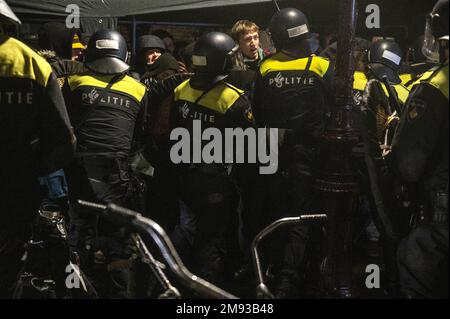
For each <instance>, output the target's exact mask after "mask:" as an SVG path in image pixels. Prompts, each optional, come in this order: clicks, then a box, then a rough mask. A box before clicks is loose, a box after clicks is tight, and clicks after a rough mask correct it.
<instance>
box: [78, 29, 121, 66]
mask: <svg viewBox="0 0 450 319" xmlns="http://www.w3.org/2000/svg"><path fill="white" fill-rule="evenodd" d="M127 56H128V52H127V43H126V41H125V39H124V38H123V37H122V35H121V34H120V33H119V32H116V31H111V30H99V31H97V32H95V33H94V34H93V35H92V36H91V38H90V39H89V42H88V46H87V49H86V61H85V62H84V63H85V65H86V67H87V68H88V69H90V70H92V71H94V72H97V73H102V74H118V73H123V72H125V71H127V70H128V69H129V68H130V66H129V65H128V64H127V63H125V61H126V60H127Z"/></svg>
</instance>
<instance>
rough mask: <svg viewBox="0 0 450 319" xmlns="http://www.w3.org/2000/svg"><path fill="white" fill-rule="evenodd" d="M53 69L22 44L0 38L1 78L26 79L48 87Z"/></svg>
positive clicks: (10, 39)
mask: <svg viewBox="0 0 450 319" xmlns="http://www.w3.org/2000/svg"><path fill="white" fill-rule="evenodd" d="M51 73H52V68H51V66H50V64H48V63H47V61H46V60H45V59H44V58H42V57H41V56H39V55H38V54H37V53H36V52H34V51H33V50H32V49H31V48H29V47H27V46H26V45H25V44H23V43H22V42H20V41H18V40H16V39H14V38H9V37H4V36H0V77H12V78H25V79H30V80H33V81H36V83H38V84H39V85H41V86H43V87H46V86H47V83H48V80H49V78H50V74H51Z"/></svg>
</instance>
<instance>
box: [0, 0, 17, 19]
mask: <svg viewBox="0 0 450 319" xmlns="http://www.w3.org/2000/svg"><path fill="white" fill-rule="evenodd" d="M1 21H8V22H12V23H14V24H22V22H20V20H19V18H18V17H17V16H16V15H15V14H14V12H13V11H12V10H11V8H10V7H9V6H8V4H7V3H6V2H5V0H0V22H1Z"/></svg>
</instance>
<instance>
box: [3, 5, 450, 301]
mask: <svg viewBox="0 0 450 319" xmlns="http://www.w3.org/2000/svg"><path fill="white" fill-rule="evenodd" d="M8 24H9V25H10V24H20V21H19V19H18V18H17V17H16V16H15V15H14V13H13V12H12V11H11V10H10V9H9V7H8V6H7V4H6V3H5V2H4V1H3V0H0V26H7V25H8ZM426 26H427V33H426V34H425V38H421V39H420V40H418V41H419V42H418V44H417V45H416V46H415V50H410V52H411V53H410V54H412V56H414V58H411V59H410V60H411V61H414V64H412V65H410V69H409V72H407V73H405V74H400V66H401V61H402V58H403V57H404V54H403V53H402V50H401V48H400V47H399V45H398V44H396V43H395V42H394V41H393V40H385V39H384V40H379V41H376V42H373V43H370V42H368V41H365V40H363V39H357V41H356V48H355V50H354V56H355V59H356V62H357V63H356V65H357V70H356V72H355V75H354V109H353V113H354V120H355V125H356V126H357V128H358V133H359V136H360V143H359V144H358V145H355V147H354V152H353V153H354V165H355V171H357V172H358V174H359V177H360V184H361V189H362V191H361V194H360V201H359V204H360V205H358V208H357V209H356V211H355V214H356V215H358V214H359V215H364V214H366V213H367V215H368V216H365V217H363V219H365V221H366V222H367V223H366V224H375V225H376V226H377V227H375V233H377V232H378V235H377V234H375V235H373V234H372V235H370V234H369V233H370V232H369V231H368V235H367V236H368V237H370V236H372V237H375V240H377V238H376V237H377V236H378V237H379V236H380V234H381V237H380V239H379V241H380V246H381V247H382V248H383V251H384V258H385V259H386V260H387V259H389V258H390V257H392V256H391V255H390V252H393V254H392V255H393V257H392V258H393V259H391V262H392V261H393V264H394V267H393V268H394V269H395V270H394V273H395V274H396V275H394V276H393V278H395V279H394V281H395V282H394V283H393V285H392V287H390V288H392V290H390V291H389V293H391V294H392V296H402V297H408V298H422V297H443V296H448V227H449V226H448V138H449V127H448V119H449V118H448V0H440V1H439V2H438V3H437V4H436V6H435V8H434V10H433V12H432V13H431V14H430V15H429V16H428V18H427V21H426ZM269 29H270V34H271V38H272V41H273V44H274V47H275V48H276V53H274V54H268V52H264V51H263V50H262V49H261V47H260V45H259V38H258V31H259V29H258V27H257V26H256V25H255V24H254V23H252V22H250V21H239V22H238V23H236V25H235V26H234V28H233V30H232V35H233V37H230V36H228V35H227V34H224V33H219V32H211V33H207V34H205V35H203V36H202V37H200V39H199V40H198V41H197V42H196V43H195V45H192V46H188V47H187V48H186V50H185V51H186V52H184V55H185V56H186V57H187V58H186V60H185V61H184V62H180V61H177V60H176V59H175V58H174V57H173V56H172V55H170V54H169V51H168V49H167V45H166V44H165V43H164V42H163V41H162V40H161V38H159V37H157V36H155V35H145V36H142V37H141V38H139V39H138V52H137V55H136V57H135V61H136V67H135V68H134V70H133V71H131V70H130V66H129V64H128V63H127V61H128V59H127V58H128V57H127V55H128V50H127V45H126V41H125V40H124V38H123V37H122V36H121V35H120V34H119V33H118V32H115V31H110V30H100V31H97V32H95V33H94V34H93V35H92V36H91V37H90V39H89V41H88V43H87V47H86V48H85V46H84V45H82V44H81V43H80V41H79V40H80V37H79V34H78V33H77V32H76V31H75V30H73V31H72V30H68V29H65V28H64V26H63V27H62V28H61V27H59V26H58V25H55V24H51V23H50V24H46V25H45V26H44V27H43V28H42V30H41V32H40V46H41V51H39V52H36V51H34V50H32V49H31V48H29V47H28V46H27V45H25V44H23V43H22V42H20V41H19V40H17V39H15V38H13V37H9V36H7V35H6V34H4V33H2V32H1V29H0V140H1V147H2V156H1V165H0V172H1V175H0V176H1V177H2V180H3V181H4V182H3V183H2V185H1V186H0V194H1V195H0V196H1V198H0V297H1V298H10V297H11V294H12V291H13V290H14V288H15V285H16V282H17V280H18V276H19V273H20V269H21V267H22V264H21V258H22V257H23V254H24V247H25V243H26V242H27V241H28V240H29V238H30V230H31V225H32V224H33V220H34V218H35V214H36V212H37V211H38V209H39V207H41V206H42V203H43V199H44V198H45V199H46V200H47V201H49V200H50V201H53V202H55V201H56V202H57V203H58V205H60V206H61V207H65V208H61V209H63V210H67V216H66V218H67V223H68V225H69V240H68V242H69V248H70V251H71V252H72V253H76V254H77V256H78V259H79V265H80V267H81V269H82V270H83V272H84V273H85V274H86V275H87V276H88V278H89V279H90V282H91V283H92V284H93V286H94V287H95V288H96V289H97V292H98V293H99V295H100V297H104V298H133V297H145V294H144V295H142V294H139V293H138V292H137V290H138V289H137V287H138V286H139V285H141V284H142V282H143V281H144V280H142V277H140V275H139V271H138V268H139V267H138V265H139V259H137V258H136V254H135V247H134V246H133V242H132V241H131V240H130V233H129V230H128V229H127V228H124V227H122V226H124V225H117V224H114V223H112V222H111V221H109V220H106V219H104V218H100V217H98V215H96V214H95V213H93V212H91V211H90V210H88V209H86V208H83V207H81V206H80V205H79V204H78V202H77V201H78V200H79V199H82V200H87V201H92V202H97V203H116V204H118V205H121V206H125V207H128V208H131V209H135V210H137V211H140V212H142V213H143V214H144V215H146V216H149V217H151V218H153V219H155V220H156V221H157V222H158V223H160V224H161V225H162V226H163V227H164V228H165V229H166V231H167V232H168V233H169V234H170V235H171V238H172V240H173V242H174V244H175V246H176V248H177V249H178V251H179V253H180V254H181V256H182V258H183V260H185V261H186V263H187V264H188V265H189V267H190V268H192V270H193V271H194V273H196V274H198V275H199V276H201V277H203V278H205V279H207V280H209V281H211V282H213V283H215V284H218V285H221V284H223V282H224V281H227V280H229V278H230V273H234V275H235V276H236V277H239V275H242V274H245V272H249V271H250V272H251V266H250V264H251V260H250V243H251V241H252V239H253V238H254V236H255V235H256V234H257V233H258V232H259V231H260V230H261V229H262V228H264V227H265V226H267V225H268V224H270V223H271V222H273V221H275V220H277V219H279V218H282V217H287V216H298V215H299V214H301V213H304V212H309V213H311V212H317V211H320V208H321V207H320V201H318V200H317V194H316V192H315V191H314V189H313V183H314V178H315V176H316V172H317V163H318V162H319V161H318V160H319V151H320V145H321V138H322V136H323V134H324V132H325V129H326V125H327V122H328V121H329V119H330V112H331V110H332V107H333V104H334V84H333V81H334V74H335V68H334V63H333V61H334V60H335V58H336V44H334V47H333V45H332V46H330V47H329V48H327V49H326V50H324V51H322V53H321V55H318V53H317V52H316V50H317V48H315V41H314V39H313V35H312V33H311V30H310V29H309V24H308V21H307V18H306V16H305V15H304V14H303V13H302V12H300V11H299V10H297V9H291V8H288V9H282V10H280V11H279V12H277V13H276V14H275V15H274V16H273V17H272V19H271V21H270V27H269ZM430 43H431V44H433V45H430ZM424 54H425V56H424ZM265 55H267V56H265ZM81 56H83V60H82V61H81V62H80V61H79V60H80V57H81ZM196 119H197V120H201V121H202V127H203V128H208V127H216V128H219V129H220V130H222V131H224V130H225V128H244V129H245V128H248V127H267V128H271V127H272V128H278V129H279V134H278V137H279V167H278V171H277V172H276V173H275V174H273V175H259V174H258V171H257V166H256V165H253V164H235V165H225V164H221V163H200V164H180V165H174V164H173V163H172V162H171V160H170V157H169V154H170V148H171V141H170V139H169V135H170V132H171V130H172V129H173V128H177V127H184V128H186V129H188V130H189V131H190V132H191V133H193V132H192V130H193V121H194V120H196ZM191 136H192V134H191ZM62 169H63V170H62ZM38 177H39V179H38ZM42 186H47V187H46V188H43V187H42ZM49 190H50V191H49ZM65 196H68V197H67V198H66V197H65ZM385 217H387V219H388V220H389V222H388V223H387V222H386V218H385ZM380 221H381V222H380ZM366 226H367V225H366ZM388 226H389V227H388ZM372 233H373V231H372ZM314 236H315V235H314V231H313V229H312V228H310V227H309V226H301V227H294V228H290V229H285V230H284V231H283V234H282V238H281V239H279V241H278V242H277V245H276V248H275V249H273V248H272V249H270V248H268V249H267V252H266V255H267V256H266V258H267V260H268V262H269V263H271V264H273V267H274V268H273V269H272V272H273V273H274V274H275V281H274V282H275V284H276V289H275V291H276V295H277V297H279V298H298V297H300V296H301V291H302V287H303V286H304V281H305V278H304V276H303V275H304V274H305V271H306V270H305V265H306V264H308V260H310V256H311V249H310V248H309V245H310V242H311V239H312V238H314ZM371 239H373V238H371ZM307 259H308V260H307ZM386 263H388V261H386ZM148 281H149V282H151V280H148ZM147 297H149V296H148V295H147Z"/></svg>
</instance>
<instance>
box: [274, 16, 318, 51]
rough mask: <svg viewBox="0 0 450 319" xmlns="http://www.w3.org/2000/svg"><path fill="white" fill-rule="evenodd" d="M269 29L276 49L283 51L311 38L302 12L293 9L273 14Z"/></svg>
mask: <svg viewBox="0 0 450 319" xmlns="http://www.w3.org/2000/svg"><path fill="white" fill-rule="evenodd" d="M269 29H270V33H271V35H272V40H273V42H274V45H275V47H276V48H277V49H285V48H288V47H290V46H291V45H293V44H298V43H300V42H302V41H303V40H306V39H309V38H311V33H310V32H309V24H308V19H307V18H306V16H305V15H304V14H303V12H301V11H300V10H297V9H293V8H286V9H282V10H280V11H279V12H277V13H275V14H274V15H273V17H272V20H270V27H269Z"/></svg>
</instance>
